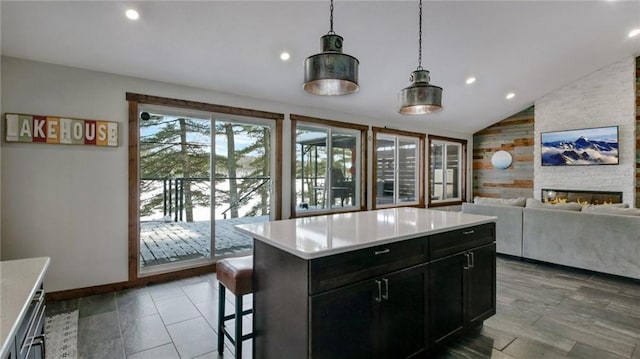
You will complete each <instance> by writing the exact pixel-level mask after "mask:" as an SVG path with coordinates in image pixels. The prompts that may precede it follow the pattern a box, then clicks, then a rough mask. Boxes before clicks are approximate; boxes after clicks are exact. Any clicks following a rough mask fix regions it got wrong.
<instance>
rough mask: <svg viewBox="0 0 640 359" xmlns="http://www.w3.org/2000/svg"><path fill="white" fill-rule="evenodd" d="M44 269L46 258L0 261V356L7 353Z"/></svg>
mask: <svg viewBox="0 0 640 359" xmlns="http://www.w3.org/2000/svg"><path fill="white" fill-rule="evenodd" d="M48 267H49V257H40V258H29V259H17V260H11V261H2V262H0V344H2V347H0V357H4V356H5V355H6V354H7V353H8V352H9V345H10V343H12V340H13V337H14V336H15V335H16V330H18V325H19V323H20V322H21V321H22V319H23V318H24V316H25V315H26V312H27V309H28V308H29V304H30V303H31V299H32V298H33V296H34V294H35V293H36V290H37V289H38V285H39V284H40V283H41V282H42V281H43V280H44V274H45V273H46V272H47V268H48Z"/></svg>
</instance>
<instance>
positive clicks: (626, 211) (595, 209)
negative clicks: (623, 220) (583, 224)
mask: <svg viewBox="0 0 640 359" xmlns="http://www.w3.org/2000/svg"><path fill="white" fill-rule="evenodd" d="M582 212H588V213H606V214H618V215H623V216H640V208H620V207H614V206H584V207H582Z"/></svg>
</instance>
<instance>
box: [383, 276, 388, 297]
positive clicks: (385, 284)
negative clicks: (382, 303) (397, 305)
mask: <svg viewBox="0 0 640 359" xmlns="http://www.w3.org/2000/svg"><path fill="white" fill-rule="evenodd" d="M382 281H383V282H384V294H383V295H382V299H383V300H389V280H388V279H387V278H382Z"/></svg>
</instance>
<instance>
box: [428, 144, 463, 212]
mask: <svg viewBox="0 0 640 359" xmlns="http://www.w3.org/2000/svg"><path fill="white" fill-rule="evenodd" d="M433 140H436V141H447V142H455V143H459V144H461V145H462V151H461V152H462V153H461V154H460V156H461V157H462V158H461V164H462V170H461V174H462V175H461V180H460V182H461V183H460V187H461V188H460V200H455V201H442V202H436V203H433V202H431V186H427V198H428V202H427V207H428V208H430V207H446V206H458V205H461V204H462V203H464V202H466V200H467V199H466V198H467V143H468V141H467V140H464V139H459V138H453V137H445V136H437V135H429V136H428V142H429V143H428V144H427V148H428V154H427V159H428V162H429V163H428V167H427V168H428V169H429V179H431V175H432V174H431V141H433Z"/></svg>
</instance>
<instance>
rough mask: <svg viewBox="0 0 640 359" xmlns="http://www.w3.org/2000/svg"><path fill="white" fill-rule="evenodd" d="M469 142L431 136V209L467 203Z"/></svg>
mask: <svg viewBox="0 0 640 359" xmlns="http://www.w3.org/2000/svg"><path fill="white" fill-rule="evenodd" d="M466 158H467V141H466V140H458V139H454V138H446V137H439V136H429V207H436V206H445V205H456V204H460V203H462V202H464V201H465V186H466V176H465V174H466Z"/></svg>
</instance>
